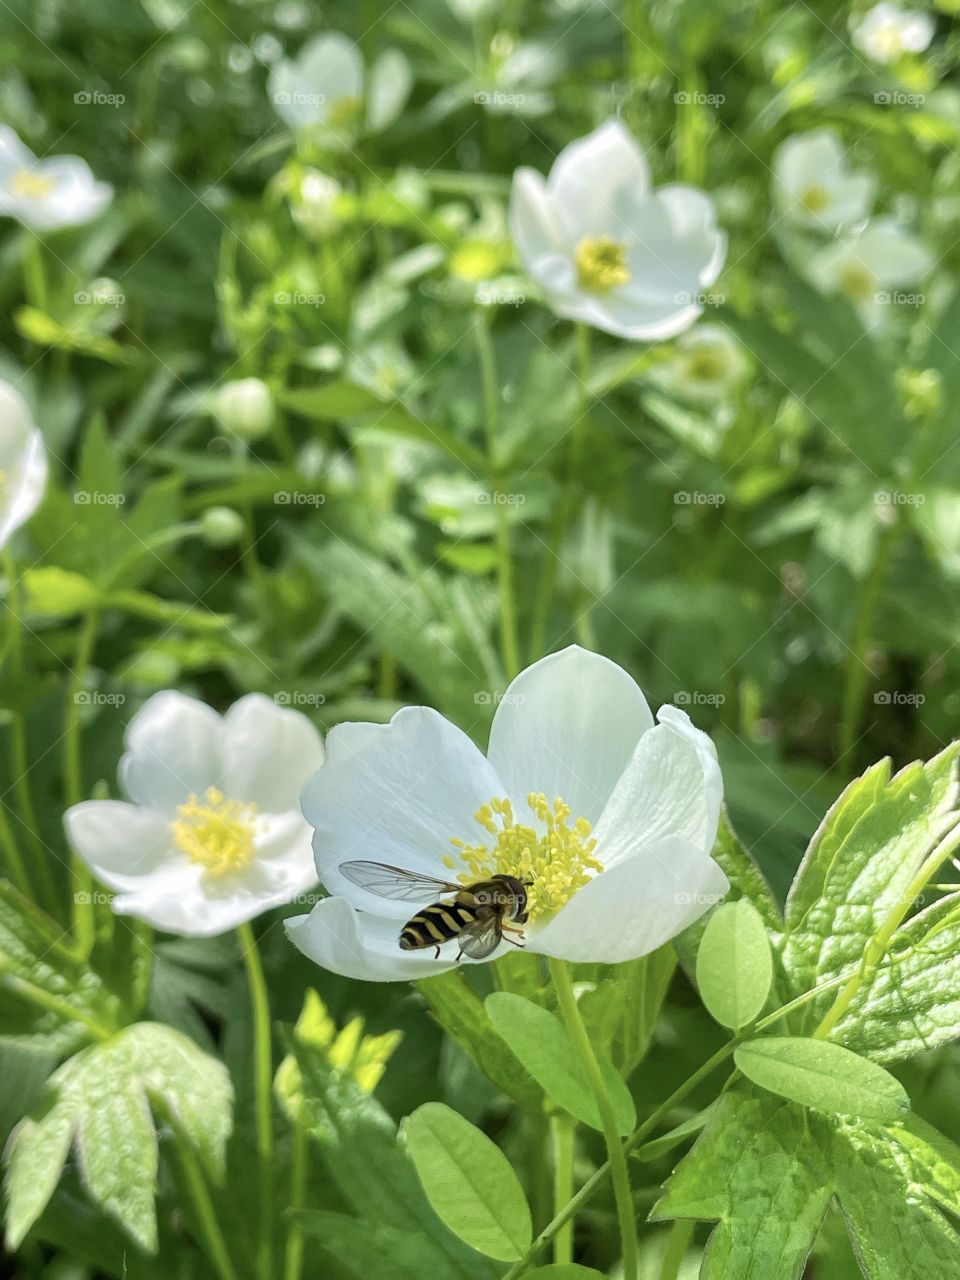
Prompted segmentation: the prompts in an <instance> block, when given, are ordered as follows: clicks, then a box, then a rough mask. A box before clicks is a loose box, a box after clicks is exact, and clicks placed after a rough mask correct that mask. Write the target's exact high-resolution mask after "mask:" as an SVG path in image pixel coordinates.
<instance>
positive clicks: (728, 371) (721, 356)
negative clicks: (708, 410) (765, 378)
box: [658, 324, 750, 404]
mask: <svg viewBox="0 0 960 1280" xmlns="http://www.w3.org/2000/svg"><path fill="white" fill-rule="evenodd" d="M749 372H750V361H749V359H748V357H747V354H746V352H745V351H744V349H743V347H742V346H741V345H740V343H739V342H738V341H737V340H736V338H735V337H734V336H733V334H731V333H730V332H728V330H726V329H724V328H723V326H722V325H718V324H698V325H697V327H696V328H695V329H691V330H690V332H689V333H685V334H683V336H682V337H680V338H678V339H677V344H676V351H675V354H674V355H673V356H672V358H671V359H669V360H668V361H666V363H665V364H664V365H662V366H661V367H660V369H659V370H658V382H659V383H660V385H661V386H663V387H665V388H666V390H668V391H672V392H673V393H674V394H675V395H678V396H680V397H681V398H682V399H684V400H689V401H692V402H694V403H696V404H711V403H713V402H714V401H717V400H723V399H725V398H726V397H727V396H729V395H731V394H732V393H733V392H734V391H736V390H737V388H738V387H739V386H740V385H741V384H742V383H743V382H744V380H745V379H746V377H747V375H748V374H749Z"/></svg>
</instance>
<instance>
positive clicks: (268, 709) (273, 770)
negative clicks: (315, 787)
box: [221, 693, 323, 813]
mask: <svg viewBox="0 0 960 1280" xmlns="http://www.w3.org/2000/svg"><path fill="white" fill-rule="evenodd" d="M221 751H222V755H223V789H224V791H225V792H226V794H227V795H228V796H230V798H231V799H233V800H243V801H246V802H252V803H253V804H255V805H256V806H257V807H258V808H259V809H261V810H262V811H263V812H265V813H284V812H286V811H288V810H293V811H296V810H297V809H298V807H299V803H300V792H301V790H302V788H303V784H304V783H305V782H306V781H307V779H308V778H310V777H311V776H312V775H313V774H314V773H315V772H316V770H317V769H319V768H320V765H321V764H322V763H323V741H322V739H321V737H320V733H319V730H318V729H317V728H316V726H315V725H313V724H312V723H311V722H310V721H309V720H308V719H307V717H306V716H305V715H303V714H302V712H300V711H295V710H293V709H292V708H291V707H283V706H278V705H277V703H275V702H274V701H273V700H272V699H271V698H267V697H265V696H264V694H262V693H250V694H248V695H247V696H246V697H245V698H241V699H240V700H239V702H235V703H234V704H233V706H232V707H231V708H230V710H229V711H228V712H227V713H226V715H225V716H224V717H223V723H222V728H221Z"/></svg>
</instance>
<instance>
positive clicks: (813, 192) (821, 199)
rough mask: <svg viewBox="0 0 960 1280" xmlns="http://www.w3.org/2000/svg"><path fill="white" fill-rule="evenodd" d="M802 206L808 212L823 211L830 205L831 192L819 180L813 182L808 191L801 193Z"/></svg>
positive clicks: (800, 201)
mask: <svg viewBox="0 0 960 1280" xmlns="http://www.w3.org/2000/svg"><path fill="white" fill-rule="evenodd" d="M799 203H800V207H801V208H803V209H806V211H807V213H823V211H824V209H826V208H828V207H829V204H830V192H829V191H828V190H827V188H826V187H824V186H821V185H820V183H819V182H814V183H812V184H811V185H810V186H809V187H807V189H806V191H802V192H801V193H800V200H799Z"/></svg>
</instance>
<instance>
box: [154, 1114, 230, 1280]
mask: <svg viewBox="0 0 960 1280" xmlns="http://www.w3.org/2000/svg"><path fill="white" fill-rule="evenodd" d="M167 1119H168V1120H169V1121H170V1124H171V1127H172V1128H173V1131H174V1133H175V1134H176V1150H177V1156H178V1158H179V1161H180V1167H181V1169H182V1171H183V1180H184V1183H185V1184H186V1188H187V1191H188V1192H189V1195H190V1200H191V1202H192V1204H193V1211H194V1213H195V1215H196V1220H197V1223H198V1224H199V1227H200V1234H201V1236H202V1238H203V1246H204V1249H205V1250H206V1253H207V1256H208V1257H209V1259H210V1261H211V1262H212V1263H213V1266H214V1269H215V1271H216V1273H217V1275H218V1276H219V1277H220V1280H237V1273H236V1271H235V1270H234V1266H233V1263H232V1261H231V1260H230V1253H229V1251H228V1250H227V1242H226V1240H225V1239H224V1235H223V1231H222V1229H221V1227H220V1223H219V1222H218V1221H217V1214H216V1210H215V1209H214V1207H213V1201H212V1200H211V1198H210V1191H209V1188H208V1187H207V1183H206V1180H205V1178H204V1176H203V1170H202V1169H201V1167H200V1162H199V1160H198V1159H197V1155H196V1152H195V1151H194V1149H193V1147H192V1146H191V1145H190V1142H189V1140H188V1139H187V1138H186V1137H185V1135H184V1134H183V1132H182V1130H181V1129H180V1128H179V1126H178V1125H177V1123H176V1121H175V1119H174V1117H173V1115H172V1113H171V1112H170V1111H169V1110H168V1111H167Z"/></svg>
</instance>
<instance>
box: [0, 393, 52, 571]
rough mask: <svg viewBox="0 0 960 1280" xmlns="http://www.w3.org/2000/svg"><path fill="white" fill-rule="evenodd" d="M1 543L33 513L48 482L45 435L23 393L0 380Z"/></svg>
mask: <svg viewBox="0 0 960 1280" xmlns="http://www.w3.org/2000/svg"><path fill="white" fill-rule="evenodd" d="M0 474H2V476H3V483H2V485H0V546H2V545H3V544H4V543H5V542H6V541H7V539H8V538H9V537H10V535H11V534H12V533H13V532H14V530H16V529H19V528H20V526H21V525H22V524H25V523H26V521H27V520H29V519H30V517H31V516H32V515H33V513H34V511H36V509H37V507H38V506H39V505H40V501H41V499H42V498H43V493H44V489H45V488H46V483H47V454H46V450H45V449H44V445H43V437H42V436H41V434H40V432H39V430H38V429H37V428H36V427H35V426H34V425H33V421H32V418H31V414H30V409H29V407H28V406H27V402H26V401H25V400H24V398H23V396H22V395H21V394H20V393H19V391H17V390H16V388H15V387H13V386H11V385H10V383H9V382H4V381H3V380H2V379H0Z"/></svg>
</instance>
